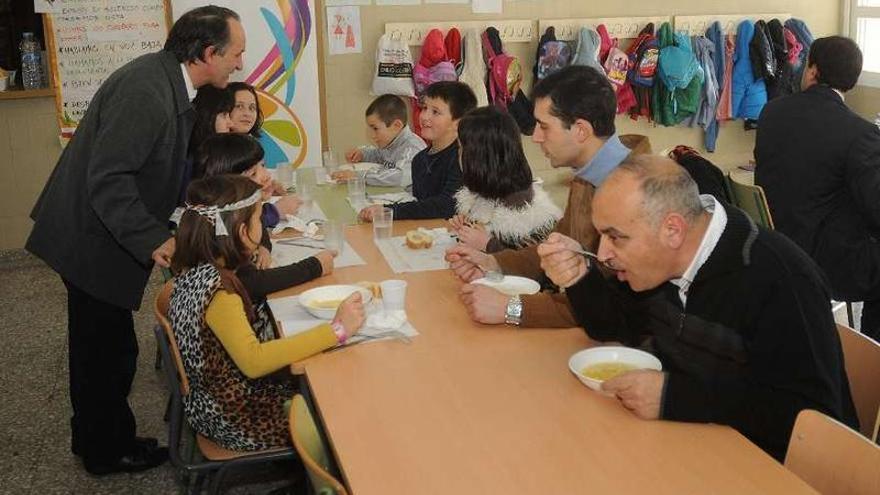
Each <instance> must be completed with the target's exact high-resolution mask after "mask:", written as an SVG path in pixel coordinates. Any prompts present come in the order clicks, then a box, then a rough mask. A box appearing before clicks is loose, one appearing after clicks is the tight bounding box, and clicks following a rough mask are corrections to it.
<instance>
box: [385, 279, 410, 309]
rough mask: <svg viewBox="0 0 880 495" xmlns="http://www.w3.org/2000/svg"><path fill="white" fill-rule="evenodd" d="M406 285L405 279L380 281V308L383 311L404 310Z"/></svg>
mask: <svg viewBox="0 0 880 495" xmlns="http://www.w3.org/2000/svg"><path fill="white" fill-rule="evenodd" d="M406 285H407V284H406V280H385V281H383V282H380V283H379V288H380V289H381V290H382V309H384V310H385V311H405V310H406Z"/></svg>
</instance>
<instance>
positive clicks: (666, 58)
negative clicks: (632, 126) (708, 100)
mask: <svg viewBox="0 0 880 495" xmlns="http://www.w3.org/2000/svg"><path fill="white" fill-rule="evenodd" d="M657 43H658V45H659V46H660V61H659V63H658V64H657V78H658V79H659V81H657V84H655V85H654V91H653V93H652V94H651V110H652V113H653V117H654V121H655V122H656V123H658V124H660V125H664V126H672V125H676V124H678V123H680V122H681V121H683V120H684V119H686V118H687V117H689V116H691V115H693V114H694V113H695V112H696V111H697V108H698V105H699V101H700V91H701V90H702V85H703V69H702V67H700V64H699V63H698V62H697V58H696V56H695V55H694V52H693V51H692V49H691V41H690V38H688V37H687V35H686V34H683V33H680V34H675V33H673V32H672V26H671V25H670V24H669V23H668V22H664V23H663V24H662V25H661V26H660V30H659V31H658V32H657Z"/></svg>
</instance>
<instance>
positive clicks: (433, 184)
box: [358, 81, 477, 222]
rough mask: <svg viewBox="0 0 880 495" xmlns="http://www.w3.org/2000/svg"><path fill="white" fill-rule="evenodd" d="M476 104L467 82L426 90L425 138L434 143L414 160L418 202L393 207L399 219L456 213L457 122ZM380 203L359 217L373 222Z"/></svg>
mask: <svg viewBox="0 0 880 495" xmlns="http://www.w3.org/2000/svg"><path fill="white" fill-rule="evenodd" d="M476 107H477V97H476V96H474V92H473V91H471V88H469V87H468V86H467V85H466V84H464V83H460V82H456V81H441V82H437V83H434V84H432V85H430V86H428V89H426V90H425V99H424V109H423V110H422V112H421V113H420V114H419V120H420V123H421V126H422V137H424V138H425V140H427V141H430V142H431V146H430V147H429V148H426V149H424V150H422V151H421V152H419V153H418V154H417V155H416V156H415V157H414V158H413V161H412V179H413V187H412V194H413V196H415V197H416V200H415V201H410V202H407V203H398V204H393V205H391V206H390V208H391V209H392V210H394V218H395V219H396V220H405V219H423V218H450V217H452V216H453V215H455V198H454V195H455V193H456V192H457V191H458V190H459V189H461V168H459V165H458V144H457V143H458V121H459V119H461V118H462V117H463V116H464V114H466V113H467V112H469V111H471V110H473V109H474V108H476ZM378 208H381V206H368V207H366V208H364V209H363V210H361V211H360V213H359V214H358V218H360V219H361V220H363V221H367V222H371V221H372V220H373V215H374V214H375V212H376V211H377V210H378Z"/></svg>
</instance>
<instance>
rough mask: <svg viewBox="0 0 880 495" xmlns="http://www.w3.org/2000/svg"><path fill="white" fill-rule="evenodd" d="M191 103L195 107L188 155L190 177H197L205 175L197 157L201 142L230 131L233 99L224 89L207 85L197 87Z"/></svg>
mask: <svg viewBox="0 0 880 495" xmlns="http://www.w3.org/2000/svg"><path fill="white" fill-rule="evenodd" d="M192 103H193V107H194V108H195V109H196V123H195V125H194V126H193V131H192V136H191V137H190V140H189V157H190V159H191V160H192V167H193V168H192V178H193V179H199V178H201V177H202V176H204V175H205V169H203V168H202V167H201V166H200V161H201V160H200V158H199V152H200V151H201V149H202V143H204V142H205V140H206V139H208V138H209V137H211V136H213V135H215V134H226V133H228V132H230V131H231V128H232V119H231V118H230V117H229V113H230V112H231V111H232V108H233V107H234V106H235V100H234V99H233V98H232V94H231V93H229V92H227V91H226V90H224V89H218V88H215V87H214V86H211V85H207V86H202V87H201V88H199V90H198V92H197V93H196V97H195V99H194V100H193V101H192Z"/></svg>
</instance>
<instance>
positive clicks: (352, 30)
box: [327, 6, 361, 55]
mask: <svg viewBox="0 0 880 495" xmlns="http://www.w3.org/2000/svg"><path fill="white" fill-rule="evenodd" d="M327 41H328V44H329V45H330V55H341V54H344V53H360V52H361V8H360V7H353V6H346V7H327Z"/></svg>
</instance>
